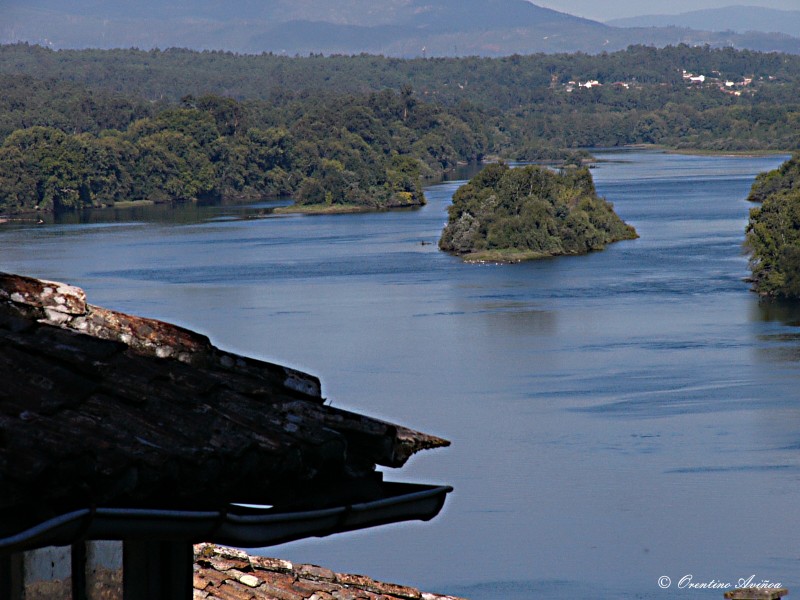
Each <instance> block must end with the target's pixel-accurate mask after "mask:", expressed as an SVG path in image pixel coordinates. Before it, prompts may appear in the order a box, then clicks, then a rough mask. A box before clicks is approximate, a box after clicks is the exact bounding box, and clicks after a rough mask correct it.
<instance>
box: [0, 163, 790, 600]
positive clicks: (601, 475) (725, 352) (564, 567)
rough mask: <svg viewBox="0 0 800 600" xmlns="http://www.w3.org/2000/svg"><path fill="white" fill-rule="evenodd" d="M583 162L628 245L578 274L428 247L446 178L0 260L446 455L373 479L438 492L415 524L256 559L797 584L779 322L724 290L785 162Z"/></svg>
mask: <svg viewBox="0 0 800 600" xmlns="http://www.w3.org/2000/svg"><path fill="white" fill-rule="evenodd" d="M600 156H601V158H602V159H603V162H601V163H599V164H598V165H597V168H596V169H594V170H593V175H594V177H595V181H596V185H597V188H598V191H599V193H600V194H601V195H603V196H605V197H607V198H608V199H609V200H610V201H612V202H613V203H614V205H615V207H616V210H617V212H618V213H619V214H620V215H621V216H622V217H623V218H624V219H625V220H626V221H628V222H629V223H631V224H632V225H634V226H635V227H636V229H637V230H638V232H639V234H640V236H641V237H640V239H638V240H634V241H627V242H620V243H617V244H614V245H612V246H610V247H608V248H607V249H606V250H605V251H603V252H597V253H593V254H590V255H588V256H583V257H564V258H555V259H549V260H542V261H536V262H531V263H525V264H519V265H506V266H499V265H466V264H463V263H461V261H459V260H458V259H457V258H454V257H451V256H448V255H446V254H443V253H441V252H439V251H438V250H437V248H436V240H437V238H438V235H439V232H440V230H441V228H442V226H443V224H444V221H445V219H446V209H447V205H448V204H449V202H450V197H451V195H452V193H453V191H454V190H455V189H456V187H457V186H458V185H459V182H456V181H454V182H447V183H442V184H439V185H434V186H431V187H429V188H428V189H427V190H426V195H427V198H428V205H427V206H425V207H424V208H422V209H419V210H413V211H401V212H387V213H376V214H361V215H338V216H297V215H290V216H272V215H271V214H270V213H269V208H270V207H271V206H272V205H273V204H272V203H263V204H259V205H253V206H247V207H243V206H223V207H197V206H187V207H183V208H180V209H177V210H174V211H166V210H162V209H159V208H154V209H136V210H125V211H123V210H120V211H104V212H100V213H99V214H98V213H97V212H95V213H94V214H93V215H92V216H91V217H90V218H88V219H74V218H71V219H66V220H60V221H58V222H53V223H46V224H44V225H38V226H35V225H32V224H30V225H26V224H20V225H13V226H5V227H4V228H3V229H2V230H0V257H1V258H0V261H1V262H0V269H2V270H6V271H11V272H18V273H22V274H27V275H32V276H39V277H45V278H49V279H57V280H62V281H68V282H70V283H73V284H76V285H80V286H81V287H83V288H84V289H86V291H87V293H88V295H89V299H90V301H91V302H93V303H95V304H101V305H104V306H108V307H111V308H114V309H118V310H123V311H126V312H131V313H136V314H141V315H146V316H150V317H155V318H160V319H164V320H168V321H173V322H177V323H179V324H182V325H184V326H187V327H190V328H192V329H196V330H199V331H201V332H203V333H206V334H207V335H209V336H210V337H211V338H212V340H213V341H214V343H216V344H217V345H219V346H222V347H225V348H228V349H230V350H234V351H237V352H240V353H245V354H249V355H254V356H257V357H260V358H264V359H267V360H272V361H275V362H280V363H283V364H289V365H291V366H294V367H297V368H300V369H303V370H306V371H309V372H312V373H315V374H318V375H319V376H320V377H321V379H322V382H323V386H324V393H325V394H326V395H327V396H328V397H329V398H330V399H331V401H332V403H333V404H334V405H336V406H340V407H344V408H348V409H352V410H356V411H359V412H363V413H367V414H370V415H374V416H378V417H382V418H385V419H389V420H392V421H394V422H398V423H403V424H405V425H407V426H410V427H414V428H417V429H420V430H422V431H426V432H430V433H434V434H437V435H441V436H443V437H446V438H448V439H450V440H452V442H453V445H452V447H450V448H448V449H444V450H439V451H435V452H429V453H425V454H423V455H420V456H417V457H415V458H414V459H412V461H411V462H410V463H409V465H407V467H406V468H404V469H403V470H402V471H398V472H391V473H387V478H388V479H396V480H403V481H414V482H434V483H446V484H451V485H453V486H454V488H455V491H454V493H453V494H451V495H450V497H449V500H448V503H447V505H446V507H445V510H444V511H443V513H442V514H441V515H440V516H439V517H438V518H436V519H435V520H433V521H431V522H429V523H410V524H402V525H392V526H387V527H383V528H379V529H374V530H369V531H365V532H360V533H355V534H347V535H341V536H334V537H332V538H329V539H325V540H309V541H304V542H299V543H294V544H289V545H285V546H281V547H277V548H268V549H265V550H263V551H261V552H262V553H265V554H269V555H276V556H280V557H283V558H288V559H291V560H297V561H305V562H312V563H315V564H321V565H324V566H326V567H330V568H333V569H335V570H340V571H349V572H359V573H366V574H369V575H370V576H372V577H375V578H378V579H383V580H387V581H393V582H398V583H406V584H410V585H414V586H418V587H421V588H422V589H429V590H431V591H438V592H440V593H452V594H458V595H464V596H467V597H469V598H472V599H473V600H489V599H492V600H498V599H500V600H502V599H507V600H516V599H523V598H525V599H529V598H534V597H544V596H547V597H548V598H555V599H560V598H564V599H566V598H576V597H577V598H593V599H595V600H596V599H601V600H602V599H605V598H609V599H610V598H617V597H630V598H633V597H637V598H717V599H719V598H722V590H712V591H708V590H698V589H689V588H688V587H686V585H685V583H686V581H687V580H686V579H684V585H683V587H679V585H680V580H681V579H682V578H685V577H686V576H689V577H691V581H692V583H695V584H698V583H699V584H704V583H705V584H709V583H712V582H721V583H730V584H733V585H735V584H736V583H737V582H738V580H739V579H747V578H750V577H751V576H754V580H753V581H754V582H755V583H759V582H761V581H763V580H769V581H772V582H780V583H782V584H783V585H785V586H788V587H789V588H790V589H793V590H800V549H799V548H798V540H800V519H798V518H797V516H796V514H797V512H796V511H797V508H798V506H800V404H799V403H798V396H799V395H800V329H798V324H800V311H798V310H796V309H795V308H793V307H791V306H788V307H787V306H774V305H763V304H760V303H759V299H758V297H757V296H756V295H754V294H753V293H751V292H750V291H749V290H748V285H747V284H746V283H745V282H743V278H744V277H746V276H747V274H748V269H747V259H746V257H745V256H744V255H743V253H742V242H743V237H744V234H743V231H744V227H745V224H746V222H747V214H748V209H749V208H750V206H749V205H748V203H747V202H745V201H744V198H745V196H746V195H747V192H748V189H749V187H750V184H751V182H752V180H753V177H754V176H755V174H756V173H758V172H760V171H764V170H767V169H771V168H774V167H776V166H777V165H778V164H780V162H782V160H783V159H784V158H785V157H777V156H771V157H725V156H685V155H674V154H665V153H660V152H655V151H639V150H636V151H627V152H609V153H601V154H600ZM422 242H426V244H423V243H422ZM427 242H430V244H427ZM793 515H795V516H793ZM663 576H668V577H669V578H671V581H672V583H671V586H670V588H669V590H668V591H664V590H662V589H660V588H659V586H658V583H657V582H658V581H659V578H660V577H663ZM662 583H665V580H662Z"/></svg>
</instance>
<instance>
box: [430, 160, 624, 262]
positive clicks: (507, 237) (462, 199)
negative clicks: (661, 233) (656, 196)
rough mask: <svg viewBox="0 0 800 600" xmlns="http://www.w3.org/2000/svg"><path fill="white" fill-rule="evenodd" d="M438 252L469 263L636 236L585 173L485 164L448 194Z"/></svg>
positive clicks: (581, 249)
mask: <svg viewBox="0 0 800 600" xmlns="http://www.w3.org/2000/svg"><path fill="white" fill-rule="evenodd" d="M448 217H449V218H448V222H447V225H446V226H445V228H444V231H443V232H442V236H441V238H440V239H439V248H440V249H441V250H444V251H446V252H450V253H452V254H455V255H457V256H460V257H461V258H462V259H463V260H465V261H466V262H473V263H485V262H492V263H516V262H521V261H527V260H534V259H540V258H546V257H553V256H564V255H578V254H587V253H588V252H592V251H596V250H602V249H603V248H605V246H606V245H607V244H610V243H613V242H617V241H621V240H630V239H635V238H637V237H639V236H638V234H637V233H636V230H635V229H634V228H633V227H632V226H630V225H628V224H626V223H625V222H624V221H622V219H620V218H619V216H617V214H616V213H615V212H614V208H613V206H612V204H611V203H610V202H607V201H605V200H603V199H602V198H600V197H599V196H598V195H597V192H596V190H595V187H594V181H593V180H592V176H591V174H590V172H589V169H587V168H579V169H565V170H563V171H561V172H560V173H555V172H553V171H552V170H550V169H547V168H545V167H541V166H535V165H530V166H526V167H519V168H514V169H512V168H510V167H509V166H508V165H506V164H503V163H496V164H492V165H489V166H487V167H485V168H484V169H483V170H482V171H481V172H480V173H478V174H477V175H476V176H475V177H473V178H472V179H471V180H470V181H469V183H467V184H466V185H464V186H462V187H460V188H459V189H458V190H457V191H456V193H455V194H454V195H453V204H452V205H451V206H450V208H449V209H448Z"/></svg>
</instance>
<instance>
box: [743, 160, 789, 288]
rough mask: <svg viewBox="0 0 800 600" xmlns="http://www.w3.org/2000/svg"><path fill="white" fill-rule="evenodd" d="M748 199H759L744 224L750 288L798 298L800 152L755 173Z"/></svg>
mask: <svg viewBox="0 0 800 600" xmlns="http://www.w3.org/2000/svg"><path fill="white" fill-rule="evenodd" d="M750 199H752V200H757V201H761V202H763V203H762V204H761V206H760V207H758V208H754V209H752V210H751V211H750V222H749V223H748V225H747V241H746V245H747V248H748V250H749V251H750V267H751V269H752V271H753V286H754V289H755V290H756V291H757V292H759V293H760V294H762V295H765V296H777V297H787V298H800V154H795V155H794V156H793V157H792V158H791V159H789V160H788V161H786V162H785V163H784V164H783V165H781V166H780V167H779V168H778V169H775V170H774V171H769V172H767V173H763V174H761V175H759V177H758V178H757V179H756V181H755V183H754V184H753V189H752V192H751V194H750Z"/></svg>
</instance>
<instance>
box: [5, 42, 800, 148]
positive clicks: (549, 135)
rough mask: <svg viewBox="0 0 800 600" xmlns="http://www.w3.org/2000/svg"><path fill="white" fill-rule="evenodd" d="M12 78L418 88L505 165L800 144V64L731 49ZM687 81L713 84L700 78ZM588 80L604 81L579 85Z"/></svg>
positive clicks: (64, 66)
mask: <svg viewBox="0 0 800 600" xmlns="http://www.w3.org/2000/svg"><path fill="white" fill-rule="evenodd" d="M4 73H5V74H14V75H19V74H27V75H29V76H31V77H34V78H36V79H37V80H40V81H49V80H52V79H55V80H58V81H62V82H70V83H73V84H77V85H79V86H82V87H87V88H90V89H91V90H93V91H95V92H101V93H103V94H109V93H110V94H122V95H123V96H124V97H129V98H130V97H136V98H138V99H140V100H142V101H148V102H152V103H163V102H171V103H176V102H179V101H180V99H181V98H183V97H184V96H187V95H194V96H202V95H207V94H213V95H220V96H224V97H231V98H235V99H237V100H239V101H254V100H263V101H267V102H281V101H282V99H283V98H285V97H286V96H287V95H288V96H293V97H311V96H318V95H320V94H323V95H324V94H334V95H355V96H363V95H367V94H370V93H373V92H381V91H383V90H386V89H390V90H395V91H399V90H401V89H403V88H405V87H409V86H410V87H411V88H412V89H413V90H414V94H415V97H416V98H417V100H418V101H420V102H424V103H432V104H436V105H443V106H447V107H457V106H459V105H461V104H464V103H467V104H469V105H470V106H475V107H478V108H480V109H482V110H485V111H488V112H490V113H497V114H499V115H501V116H502V119H503V125H504V130H506V131H507V132H509V133H510V134H511V139H510V140H509V144H508V145H507V146H505V147H500V148H497V149H496V150H497V151H498V152H502V151H506V152H505V154H506V155H507V156H508V158H530V156H528V155H529V154H531V153H532V154H534V155H535V154H536V151H537V149H538V147H539V146H541V145H545V144H543V141H542V140H546V141H547V144H546V145H547V146H557V147H564V148H580V147H587V146H615V145H622V144H639V143H649V144H664V145H668V146H672V147H681V148H688V149H711V150H757V149H761V150H793V149H795V148H797V147H798V146H800V139H798V133H797V132H798V131H800V128H798V125H800V56H794V55H789V54H779V53H759V52H753V51H748V50H734V49H731V48H725V49H710V48H708V47H689V46H683V45H682V46H676V47H667V48H663V49H656V48H651V47H645V46H635V47H631V48H629V49H628V50H625V51H620V52H614V53H609V54H600V55H587V54H581V53H578V54H555V55H545V54H536V55H529V56H521V55H514V56H509V57H505V58H495V59H490V58H479V57H467V58H429V59H421V58H420V59H408V60H404V59H397V58H387V57H382V56H372V55H358V56H322V55H311V56H306V57H287V56H279V55H274V54H261V55H237V54H234V53H230V52H221V51H205V52H195V51H190V50H181V49H167V50H152V51H140V50H79V51H77V50H64V51H59V52H54V51H51V50H47V49H44V48H41V47H37V46H29V45H26V44H15V45H6V46H0V75H2V74H4ZM688 74H694V75H702V76H703V77H704V78H705V80H704V81H703V82H702V83H699V84H698V83H692V82H690V81H689V80H688V79H687V77H686V76H687V75H688ZM588 81H596V82H598V83H599V84H601V85H598V86H593V87H591V88H586V87H583V86H581V85H580V84H581V83H584V84H585V83H586V82H588ZM570 82H572V83H570ZM728 84H730V85H728ZM509 150H511V151H512V152H511V153H509V152H508V151H509ZM513 153H518V155H514V154H513Z"/></svg>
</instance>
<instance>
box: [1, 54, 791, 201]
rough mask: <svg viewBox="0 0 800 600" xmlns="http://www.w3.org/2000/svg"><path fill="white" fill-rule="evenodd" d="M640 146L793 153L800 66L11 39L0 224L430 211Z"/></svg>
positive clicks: (759, 60)
mask: <svg viewBox="0 0 800 600" xmlns="http://www.w3.org/2000/svg"><path fill="white" fill-rule="evenodd" d="M691 74H694V75H698V74H700V75H703V78H702V79H703V81H702V82H700V83H697V82H692V81H691V80H690V79H689V75H691ZM588 82H591V85H589V84H588ZM642 143H643V144H661V145H666V146H669V147H673V148H685V149H693V150H696V149H710V150H795V149H797V148H798V147H800V57H798V56H791V55H783V54H776V53H773V54H762V53H757V52H750V51H737V50H732V49H723V50H712V49H709V48H690V47H688V46H678V47H671V48H665V49H661V50H657V49H654V48H648V47H641V46H640V47H631V48H629V49H628V50H626V51H622V52H615V53H611V54H603V55H599V56H589V55H584V54H572V55H566V54H565V55H532V56H510V57H506V58H500V59H488V58H478V57H472V58H460V59H456V58H452V59H450V58H436V59H412V60H401V59H395V58H385V57H381V56H369V55H359V56H322V55H312V56H308V57H286V56H276V55H272V54H262V55H257V56H255V55H236V54H232V53H230V52H193V51H188V50H180V49H168V50H163V51H159V50H154V51H146V52H145V51H139V50H134V49H131V50H108V51H100V50H81V51H59V52H54V51H51V50H47V49H45V48H41V47H37V46H30V45H27V44H15V45H6V46H0V144H2V145H1V146H0V210H1V211H3V212H10V211H19V210H30V209H34V208H36V207H38V208H39V209H40V210H64V209H71V208H79V207H85V206H97V205H104V204H111V203H116V202H120V201H129V200H134V201H135V200H147V201H166V200H182V199H188V198H201V199H202V198H215V197H219V196H223V195H231V196H241V197H250V196H257V195H277V194H291V195H292V196H293V197H294V198H295V200H296V201H297V203H298V204H299V205H307V206H312V205H313V206H314V207H318V208H319V207H322V209H324V210H328V209H330V210H336V209H339V208H341V207H344V206H348V207H353V206H355V207H358V208H360V209H375V208H387V207H395V206H414V205H418V204H420V203H422V202H424V199H423V196H422V193H421V191H420V177H424V176H435V175H437V174H439V173H441V172H442V171H444V170H447V169H449V168H452V167H453V166H454V165H456V164H457V163H459V162H471V161H476V160H480V159H482V158H483V157H486V156H491V157H501V158H504V159H509V160H523V161H525V160H546V159H553V160H562V161H566V162H569V163H573V164H580V163H581V161H582V159H585V158H586V157H587V154H586V152H585V148H591V147H602V146H619V145H624V144H642Z"/></svg>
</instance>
